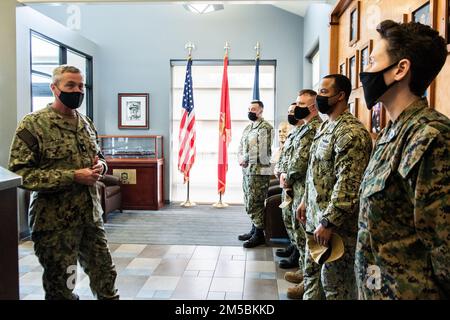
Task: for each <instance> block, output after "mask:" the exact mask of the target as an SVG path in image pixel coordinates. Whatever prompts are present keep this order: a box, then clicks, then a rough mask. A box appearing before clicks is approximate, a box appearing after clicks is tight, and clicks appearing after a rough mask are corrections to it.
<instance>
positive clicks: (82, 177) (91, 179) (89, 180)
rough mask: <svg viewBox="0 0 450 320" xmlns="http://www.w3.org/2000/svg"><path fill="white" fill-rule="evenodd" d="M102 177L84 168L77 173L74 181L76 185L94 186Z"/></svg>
mask: <svg viewBox="0 0 450 320" xmlns="http://www.w3.org/2000/svg"><path fill="white" fill-rule="evenodd" d="M101 177H102V176H101V175H100V174H98V173H97V172H96V171H94V170H92V169H91V168H83V169H79V170H76V171H75V175H74V180H75V182H76V183H79V184H84V185H87V186H92V185H94V184H95V183H96V182H97V181H98V180H100V178H101Z"/></svg>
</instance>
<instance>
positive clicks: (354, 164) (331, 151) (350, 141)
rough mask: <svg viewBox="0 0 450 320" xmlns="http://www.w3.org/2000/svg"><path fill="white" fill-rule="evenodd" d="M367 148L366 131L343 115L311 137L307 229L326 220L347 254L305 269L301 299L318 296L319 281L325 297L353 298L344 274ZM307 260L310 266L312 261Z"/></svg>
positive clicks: (352, 248) (351, 286)
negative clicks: (303, 292)
mask: <svg viewBox="0 0 450 320" xmlns="http://www.w3.org/2000/svg"><path fill="white" fill-rule="evenodd" d="M371 150H372V141H371V138H370V135H369V132H368V131H367V130H366V129H365V127H364V126H363V124H362V123H361V122H360V121H359V120H358V119H356V118H355V117H354V116H353V115H352V114H350V113H349V112H347V111H346V112H344V113H342V114H341V115H339V116H338V118H337V119H336V120H335V121H330V120H327V121H325V122H324V123H322V125H321V126H320V128H319V130H318V132H317V134H316V136H315V137H314V141H313V143H312V146H311V151H310V160H309V165H308V170H307V178H306V187H305V196H304V201H305V204H306V219H307V222H306V231H308V232H314V231H315V229H316V228H317V227H318V226H319V222H320V220H321V219H322V218H327V219H328V220H329V221H330V223H332V224H334V225H335V226H336V227H335V232H336V233H338V234H339V235H340V236H341V237H342V238H343V239H344V242H345V248H346V251H345V253H344V256H343V257H342V258H341V259H340V260H337V261H336V262H331V263H327V264H325V265H323V266H322V267H321V268H317V266H311V265H306V266H305V295H304V297H303V298H304V299H314V297H317V291H318V290H320V289H319V288H318V287H317V286H314V284H317V283H318V282H319V281H318V280H317V279H318V278H320V281H321V283H322V287H323V291H324V295H325V297H326V299H354V298H355V297H356V295H355V293H356V290H355V278H354V276H352V277H350V278H348V277H347V275H348V274H350V273H353V272H354V271H353V270H354V260H353V257H352V256H353V255H354V251H355V244H356V235H357V220H358V210H359V206H358V203H359V187H360V182H361V179H362V176H363V173H364V170H365V168H366V166H367V164H368V162H369V157H370V153H371ZM352 239H353V240H352ZM306 255H307V256H310V254H309V253H306ZM306 260H307V263H311V259H306ZM319 271H320V274H319V273H318V272H319ZM311 286H312V287H311Z"/></svg>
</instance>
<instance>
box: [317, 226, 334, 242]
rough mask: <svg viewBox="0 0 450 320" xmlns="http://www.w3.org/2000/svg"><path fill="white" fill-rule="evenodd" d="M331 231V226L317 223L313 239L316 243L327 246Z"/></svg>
mask: <svg viewBox="0 0 450 320" xmlns="http://www.w3.org/2000/svg"><path fill="white" fill-rule="evenodd" d="M332 233H333V232H332V229H331V228H325V227H324V226H323V225H322V224H319V226H318V227H317V228H316V230H315V231H314V240H316V242H317V243H318V244H320V245H322V246H325V247H327V246H328V241H330V238H331V234H332Z"/></svg>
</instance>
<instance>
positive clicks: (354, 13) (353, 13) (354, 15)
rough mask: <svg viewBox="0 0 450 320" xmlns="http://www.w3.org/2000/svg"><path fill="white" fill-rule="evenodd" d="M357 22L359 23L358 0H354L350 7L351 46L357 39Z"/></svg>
mask: <svg viewBox="0 0 450 320" xmlns="http://www.w3.org/2000/svg"><path fill="white" fill-rule="evenodd" d="M359 24H360V1H356V4H355V5H354V6H353V8H351V9H350V30H349V31H350V43H349V46H350V47H351V46H353V45H354V44H355V43H356V42H358V40H359Z"/></svg>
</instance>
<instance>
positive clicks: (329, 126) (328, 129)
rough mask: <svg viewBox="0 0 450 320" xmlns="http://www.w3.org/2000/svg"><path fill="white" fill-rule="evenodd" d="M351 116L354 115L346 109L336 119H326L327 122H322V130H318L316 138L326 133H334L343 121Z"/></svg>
mask: <svg viewBox="0 0 450 320" xmlns="http://www.w3.org/2000/svg"><path fill="white" fill-rule="evenodd" d="M349 116H352V117H353V115H352V114H351V113H350V112H348V111H344V112H343V113H341V114H340V115H339V116H338V117H337V118H336V120H334V121H330V119H328V120H326V121H325V122H323V123H322V126H321V127H320V130H319V131H318V133H317V135H316V137H315V138H319V137H320V136H322V135H324V134H325V133H328V134H332V133H333V132H334V130H335V129H336V127H337V126H338V125H339V124H340V123H341V122H342V121H344V120H345V119H347V118H348V117H349Z"/></svg>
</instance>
